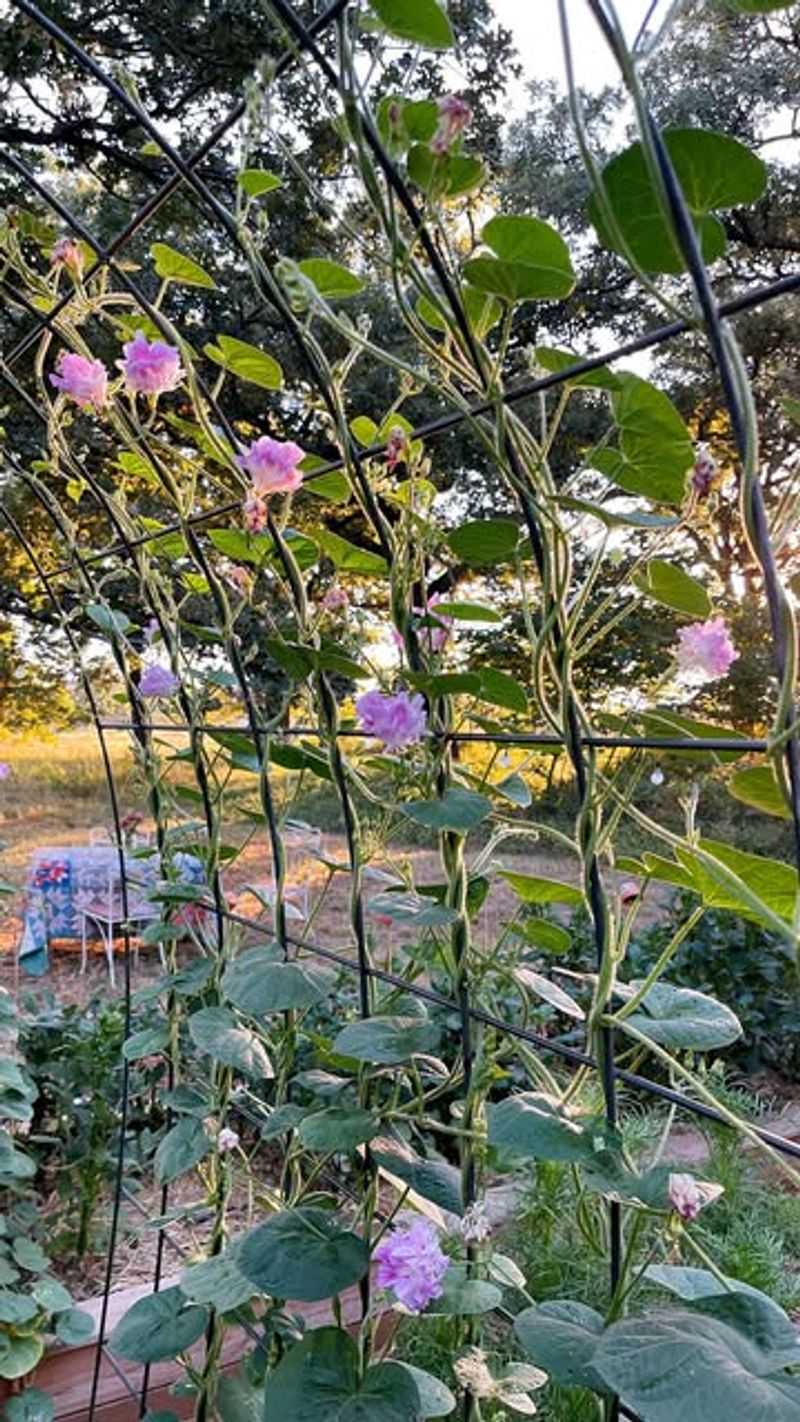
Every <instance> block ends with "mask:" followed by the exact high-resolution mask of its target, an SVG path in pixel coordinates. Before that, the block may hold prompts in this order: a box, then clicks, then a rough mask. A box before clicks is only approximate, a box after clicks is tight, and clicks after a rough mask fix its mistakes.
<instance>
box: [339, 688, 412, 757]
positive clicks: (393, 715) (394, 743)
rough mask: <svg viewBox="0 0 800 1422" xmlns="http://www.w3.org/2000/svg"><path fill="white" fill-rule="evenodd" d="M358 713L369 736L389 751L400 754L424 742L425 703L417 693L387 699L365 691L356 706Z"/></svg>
mask: <svg viewBox="0 0 800 1422" xmlns="http://www.w3.org/2000/svg"><path fill="white" fill-rule="evenodd" d="M356 711H357V712H358V715H359V719H360V721H361V725H362V726H363V728H364V730H365V731H366V732H367V735H369V736H376V737H377V739H378V740H379V741H383V743H384V745H385V746H386V748H387V749H388V750H400V749H401V748H402V747H403V746H410V745H413V744H414V742H415V741H419V740H421V738H422V737H423V736H424V734H425V731H426V728H427V724H428V717H427V713H426V711H425V702H424V701H423V699H422V697H421V696H420V695H419V693H418V692H414V693H413V695H411V696H409V694H408V692H407V691H397V692H395V693H394V694H393V695H391V696H387V695H384V693H383V692H382V691H365V693H364V695H363V696H359V698H358V701H357V702H356Z"/></svg>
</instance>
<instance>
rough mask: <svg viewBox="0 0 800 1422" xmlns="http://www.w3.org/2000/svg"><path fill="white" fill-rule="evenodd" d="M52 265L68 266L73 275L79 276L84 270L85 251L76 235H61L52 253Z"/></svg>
mask: <svg viewBox="0 0 800 1422" xmlns="http://www.w3.org/2000/svg"><path fill="white" fill-rule="evenodd" d="M50 265H51V266H54V267H66V268H67V271H69V272H72V275H73V276H76V277H79V276H80V275H81V272H82V271H83V252H82V251H81V248H80V247H79V245H78V243H77V242H76V241H75V239H74V237H59V239H58V241H57V242H56V243H55V244H54V245H53V250H52V251H51V253H50Z"/></svg>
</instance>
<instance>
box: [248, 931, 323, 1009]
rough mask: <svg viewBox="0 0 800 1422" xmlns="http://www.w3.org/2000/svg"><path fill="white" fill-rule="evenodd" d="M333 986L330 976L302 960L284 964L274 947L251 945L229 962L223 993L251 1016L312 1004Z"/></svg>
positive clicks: (310, 1005)
mask: <svg viewBox="0 0 800 1422" xmlns="http://www.w3.org/2000/svg"><path fill="white" fill-rule="evenodd" d="M329 989H330V983H329V980H328V978H327V977H326V976H325V975H324V974H323V973H321V972H320V971H319V970H318V969H314V968H309V967H307V966H306V965H305V964H302V963H284V962H283V961H282V960H280V959H277V958H276V956H275V951H274V949H271V948H250V949H248V950H247V951H246V952H245V953H240V954H239V956H238V957H237V958H235V959H234V960H233V962H232V963H229V964H228V967H227V968H226V969H225V972H224V974H223V977H222V992H223V993H224V995H225V997H226V998H227V999H228V1001H229V1002H232V1003H233V1005H234V1007H238V1008H239V1009H240V1011H242V1012H247V1013H248V1014H249V1015H250V1016H251V1017H262V1016H265V1015H266V1014H267V1013H270V1012H290V1011H293V1010H295V1009H297V1008H304V1007H312V1006H313V1005H314V1003H316V1002H319V1001H320V999H321V998H323V997H324V996H325V993H326V992H328V991H329Z"/></svg>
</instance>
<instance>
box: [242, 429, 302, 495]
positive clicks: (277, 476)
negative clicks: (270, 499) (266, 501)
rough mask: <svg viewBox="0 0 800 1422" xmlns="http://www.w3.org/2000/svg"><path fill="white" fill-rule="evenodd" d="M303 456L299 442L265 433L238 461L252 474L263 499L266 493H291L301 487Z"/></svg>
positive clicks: (254, 485)
mask: <svg viewBox="0 0 800 1422" xmlns="http://www.w3.org/2000/svg"><path fill="white" fill-rule="evenodd" d="M303 458H304V454H303V451H302V449H301V448H300V446H299V444H292V442H291V440H288V441H286V442H285V443H284V442H283V441H282V440H279V439H270V437H269V435H262V436H261V438H260V439H257V440H256V441H255V442H254V443H253V444H251V445H250V447H249V448H248V449H246V450H245V451H244V453H243V454H240V455H239V456H238V463H239V464H240V466H241V468H242V469H244V470H245V472H246V473H247V474H249V475H250V478H251V479H252V481H253V488H254V489H255V491H256V493H257V494H260V495H261V496H262V498H263V497H264V495H265V494H281V493H287V494H290V493H294V491H295V489H299V488H300V485H301V484H302V482H303V476H302V474H301V473H300V470H299V469H298V468H297V465H298V464H299V463H300V460H301V459H303Z"/></svg>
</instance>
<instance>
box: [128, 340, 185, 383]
mask: <svg viewBox="0 0 800 1422" xmlns="http://www.w3.org/2000/svg"><path fill="white" fill-rule="evenodd" d="M122 351H123V354H124V356H125V359H124V360H118V361H117V365H118V366H119V368H120V370H121V371H122V374H123V375H124V376H125V384H126V385H127V387H128V389H129V390H130V391H131V392H132V393H133V394H134V395H137V394H138V395H163V394H164V393H165V391H167V390H174V389H175V387H176V386H177V385H180V383H181V381H182V380H183V370H182V369H181V353H180V351H178V350H176V348H175V347H174V346H168V345H167V344H166V341H148V339H147V337H146V336H145V334H144V332H143V331H137V332H136V335H135V336H134V338H133V340H132V341H128V342H127V344H126V345H124V346H123V347H122Z"/></svg>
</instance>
